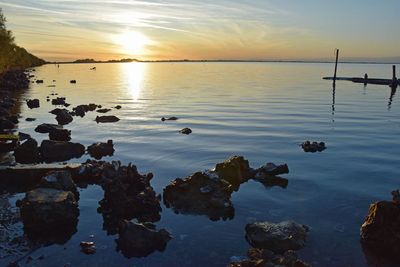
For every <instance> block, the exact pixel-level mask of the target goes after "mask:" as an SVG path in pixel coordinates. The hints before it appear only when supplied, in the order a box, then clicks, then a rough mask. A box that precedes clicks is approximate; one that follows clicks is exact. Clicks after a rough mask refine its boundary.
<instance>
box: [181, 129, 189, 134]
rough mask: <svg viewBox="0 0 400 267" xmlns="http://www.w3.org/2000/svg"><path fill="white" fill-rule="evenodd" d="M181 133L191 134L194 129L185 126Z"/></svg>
mask: <svg viewBox="0 0 400 267" xmlns="http://www.w3.org/2000/svg"><path fill="white" fill-rule="evenodd" d="M179 132H180V133H181V134H191V133H192V130H191V129H189V128H183V129H182V130H180V131H179Z"/></svg>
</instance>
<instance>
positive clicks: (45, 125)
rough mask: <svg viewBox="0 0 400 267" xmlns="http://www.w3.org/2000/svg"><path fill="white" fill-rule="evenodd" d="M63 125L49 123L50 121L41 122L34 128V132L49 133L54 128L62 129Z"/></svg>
mask: <svg viewBox="0 0 400 267" xmlns="http://www.w3.org/2000/svg"><path fill="white" fill-rule="evenodd" d="M62 129H63V127H62V126H60V125H57V124H50V123H43V124H40V125H38V126H37V127H36V128H35V132H37V133H50V132H51V131H54V130H62Z"/></svg>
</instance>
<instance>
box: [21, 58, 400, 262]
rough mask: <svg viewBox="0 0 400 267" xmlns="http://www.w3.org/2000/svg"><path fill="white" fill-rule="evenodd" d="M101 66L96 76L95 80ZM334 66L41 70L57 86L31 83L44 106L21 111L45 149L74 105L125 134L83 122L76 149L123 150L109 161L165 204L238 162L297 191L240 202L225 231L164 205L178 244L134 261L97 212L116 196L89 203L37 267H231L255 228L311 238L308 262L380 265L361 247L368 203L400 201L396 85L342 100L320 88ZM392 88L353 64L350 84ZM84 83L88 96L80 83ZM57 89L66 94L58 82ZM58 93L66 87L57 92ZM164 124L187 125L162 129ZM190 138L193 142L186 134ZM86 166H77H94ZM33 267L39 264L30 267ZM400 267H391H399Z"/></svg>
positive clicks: (326, 86)
mask: <svg viewBox="0 0 400 267" xmlns="http://www.w3.org/2000/svg"><path fill="white" fill-rule="evenodd" d="M92 66H96V67H97V70H96V71H90V70H89V68H90V67H92ZM332 71H333V65H331V64H303V63H127V64H93V65H90V66H89V65H85V64H75V65H60V68H59V69H58V68H56V67H55V66H54V65H46V66H43V67H40V68H37V69H36V75H37V78H39V79H44V80H45V83H44V84H32V88H31V89H30V90H28V91H27V92H26V93H25V94H24V95H23V97H22V98H23V99H24V98H39V99H40V101H41V107H40V108H39V109H34V110H29V109H28V108H27V107H26V105H25V104H23V107H22V116H23V117H34V118H37V121H36V122H25V121H24V120H21V122H20V124H19V127H20V130H21V131H23V132H27V133H30V134H31V135H32V136H33V137H34V138H36V139H37V140H38V141H40V140H43V139H44V138H47V136H46V135H42V134H37V133H35V132H34V131H33V129H34V127H35V126H36V125H38V124H39V123H45V122H47V123H54V122H55V119H54V115H52V114H49V113H48V111H50V110H51V109H52V107H51V105H50V104H48V103H46V102H45V98H46V96H47V95H49V94H50V93H51V92H53V91H54V92H57V93H58V94H59V96H65V97H66V98H67V102H69V103H71V104H72V105H73V106H75V105H78V104H87V103H96V104H101V105H103V106H104V107H112V106H115V105H122V109H121V110H113V111H112V112H110V114H113V115H117V116H118V117H119V118H120V119H121V121H119V122H118V123H115V124H96V122H95V121H94V118H95V116H96V114H95V113H94V112H93V113H88V114H87V115H86V117H84V118H79V117H78V118H76V117H75V118H74V121H73V122H72V123H71V124H69V125H68V126H67V128H68V129H70V130H72V138H73V141H75V142H80V143H82V144H84V145H86V146H87V145H90V144H92V143H93V142H98V141H106V140H107V139H113V140H114V143H115V149H116V153H115V156H114V157H112V158H106V159H109V160H112V159H119V160H121V161H122V162H124V163H128V162H133V163H134V164H136V165H137V166H138V169H139V171H140V172H142V173H146V172H150V171H151V172H153V173H154V174H155V178H154V179H153V180H152V185H153V187H154V188H155V190H156V192H158V193H162V189H163V188H164V187H165V186H166V185H167V184H168V183H169V182H170V181H171V180H173V179H175V178H176V177H186V176H188V175H190V174H191V173H193V172H195V171H198V170H203V169H207V168H212V167H214V165H215V164H216V163H218V162H221V161H223V160H224V159H227V158H228V157H229V156H231V155H243V156H245V157H246V158H247V159H248V160H249V161H250V163H251V165H252V166H253V167H258V166H259V165H262V164H264V163H266V162H276V163H287V164H288V165H289V168H290V174H287V175H284V177H285V178H287V179H289V185H288V187H287V188H286V189H282V188H276V187H274V188H269V189H267V188H265V187H264V186H263V185H262V184H260V183H256V182H254V181H250V182H248V183H246V184H243V185H242V186H241V188H240V190H239V192H236V193H234V194H233V197H232V200H233V204H234V207H235V217H234V219H233V220H230V221H218V222H212V221H210V220H209V219H208V218H207V217H205V216H191V215H176V214H174V213H173V212H172V211H171V210H170V209H167V208H166V207H165V206H163V212H162V219H161V221H160V222H158V223H157V226H158V228H162V227H165V228H166V229H167V230H169V231H170V232H171V233H172V234H173V236H174V238H173V239H172V240H171V241H170V242H169V243H168V245H167V248H166V250H165V251H164V252H162V253H161V252H155V253H153V254H151V255H150V256H148V257H146V258H141V259H126V258H124V256H123V255H122V254H121V253H119V252H117V251H116V250H115V247H116V244H115V242H114V240H115V239H116V236H107V234H106V232H105V231H103V230H102V223H103V221H102V217H101V215H100V214H98V213H97V212H96V208H97V207H98V201H99V200H101V199H102V197H103V192H102V190H101V189H100V188H99V187H97V186H92V187H89V188H87V189H83V190H81V191H80V192H81V199H80V201H79V207H80V212H81V215H80V217H79V224H78V232H77V233H76V234H75V235H74V236H73V237H72V238H71V239H70V240H69V241H68V242H67V243H66V244H64V245H52V246H48V247H45V248H41V249H39V250H38V251H36V252H34V253H33V255H32V256H33V258H36V257H39V256H40V255H44V256H45V259H44V260H42V261H34V262H33V264H36V265H37V266H39V265H40V266H63V265H64V264H65V263H70V264H71V266H225V265H227V264H228V262H229V259H230V257H231V256H241V255H245V254H246V250H247V248H248V247H249V245H248V244H247V242H246V240H245V239H244V227H245V225H246V223H248V222H252V221H254V220H268V221H273V222H279V221H282V220H287V219H292V220H295V221H297V222H299V223H303V224H307V225H309V226H310V227H311V232H310V234H309V236H308V239H307V242H306V247H305V248H304V249H303V250H301V252H300V255H301V257H302V258H303V259H304V260H306V261H308V262H309V263H311V264H313V265H315V266H376V264H377V262H376V259H374V258H373V257H372V256H371V255H369V254H364V253H363V250H362V248H361V245H360V243H359V228H360V225H361V224H362V223H363V220H364V218H365V216H366V214H367V211H368V207H369V204H370V203H372V202H374V201H377V200H384V199H389V198H390V192H391V190H393V189H395V188H397V187H398V179H399V169H398V166H399V164H400V157H398V151H399V149H400V143H399V141H398V138H399V135H400V116H399V115H400V108H399V103H398V100H397V99H396V95H395V96H394V97H393V98H392V100H390V95H391V89H390V88H389V87H386V86H374V85H368V86H367V87H366V88H364V87H363V85H361V84H353V83H350V82H338V84H337V87H336V90H335V91H333V90H332V84H331V82H329V81H324V80H322V79H321V77H323V76H328V75H330V74H331V73H332ZM365 72H367V73H368V75H369V77H388V78H390V76H391V75H390V74H391V68H390V66H389V65H360V64H342V65H340V66H339V75H342V76H363V74H364V73H365ZM71 79H76V80H77V84H70V83H69V80H71ZM52 80H56V82H54V83H53V82H52ZM51 84H55V85H56V87H55V88H53V87H47V86H48V85H51ZM163 116H177V117H179V120H178V121H170V122H161V121H160V118H161V117H163ZM184 127H190V128H191V129H192V130H193V133H192V134H191V135H189V136H184V135H180V134H179V133H178V131H179V130H180V129H182V128H184ZM304 140H312V141H314V140H318V141H324V142H326V144H327V146H328V149H327V150H325V151H324V152H322V153H315V154H311V153H304V152H303V151H302V150H301V148H300V147H299V146H298V145H299V143H301V142H303V141H304ZM85 159H86V158H83V159H79V160H73V161H75V162H76V161H77V162H81V161H83V160H85ZM91 234H93V235H94V236H95V237H94V239H93V241H95V242H96V246H97V253H96V254H95V256H87V255H84V254H83V253H81V252H80V248H79V242H80V241H81V240H88V239H89V235H91ZM31 264H32V263H31ZM388 266H389V265H388Z"/></svg>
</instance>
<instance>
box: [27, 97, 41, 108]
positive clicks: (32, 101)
mask: <svg viewBox="0 0 400 267" xmlns="http://www.w3.org/2000/svg"><path fill="white" fill-rule="evenodd" d="M26 104H27V105H28V107H29V108H30V109H32V108H38V107H40V102H39V99H30V100H28V101H26Z"/></svg>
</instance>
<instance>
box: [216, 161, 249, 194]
mask: <svg viewBox="0 0 400 267" xmlns="http://www.w3.org/2000/svg"><path fill="white" fill-rule="evenodd" d="M215 172H216V173H217V174H218V177H219V178H221V179H224V180H225V181H228V182H229V183H230V184H231V185H233V186H234V187H235V188H237V187H238V186H239V185H240V184H242V183H244V182H246V181H248V180H249V179H250V178H251V177H252V170H251V169H250V166H249V161H247V160H245V159H244V157H242V156H233V157H230V158H229V159H228V160H225V161H224V162H222V163H218V164H217V165H216V166H215Z"/></svg>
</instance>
